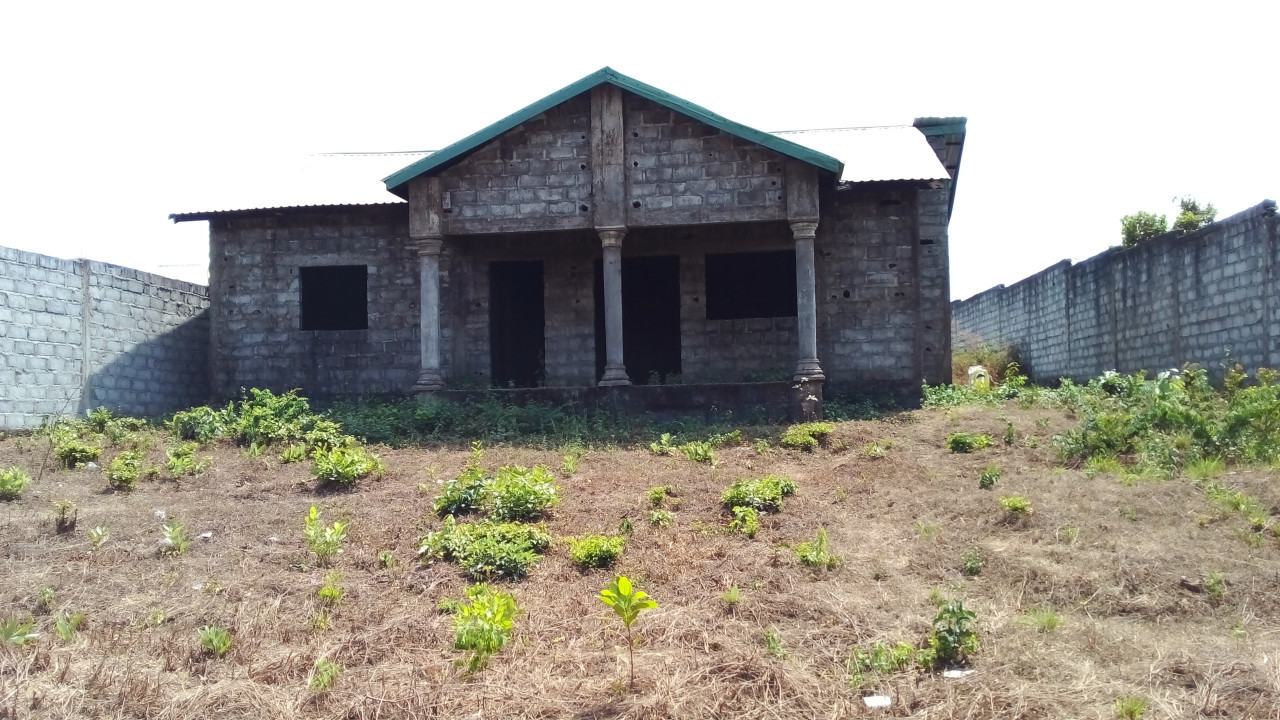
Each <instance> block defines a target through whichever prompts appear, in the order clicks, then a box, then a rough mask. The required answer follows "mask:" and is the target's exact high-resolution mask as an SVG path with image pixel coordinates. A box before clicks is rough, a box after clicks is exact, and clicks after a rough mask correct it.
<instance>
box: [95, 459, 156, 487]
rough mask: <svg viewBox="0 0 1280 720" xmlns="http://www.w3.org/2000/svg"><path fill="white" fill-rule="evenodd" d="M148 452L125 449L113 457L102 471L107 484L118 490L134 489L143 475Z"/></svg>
mask: <svg viewBox="0 0 1280 720" xmlns="http://www.w3.org/2000/svg"><path fill="white" fill-rule="evenodd" d="M145 460H146V453H144V452H143V451H141V450H125V451H123V452H121V453H120V454H118V455H116V456H115V457H114V458H112V459H111V462H110V463H108V464H107V467H106V468H105V469H104V470H103V471H102V474H103V476H104V477H106V478H107V484H108V485H110V486H111V487H113V488H115V489H116V490H132V489H134V488H135V487H137V486H138V478H140V477H142V465H143V462H144V461H145Z"/></svg>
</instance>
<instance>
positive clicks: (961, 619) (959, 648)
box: [924, 598, 979, 667]
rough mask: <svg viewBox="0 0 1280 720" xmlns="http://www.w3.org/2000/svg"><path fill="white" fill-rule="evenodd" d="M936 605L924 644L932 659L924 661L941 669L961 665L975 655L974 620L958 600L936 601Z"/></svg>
mask: <svg viewBox="0 0 1280 720" xmlns="http://www.w3.org/2000/svg"><path fill="white" fill-rule="evenodd" d="M936 604H937V607H938V614H937V615H936V616H935V617H934V618H933V631H932V632H931V633H930V635H929V641H928V642H929V650H930V651H931V653H932V657H927V658H924V660H929V661H931V662H932V664H934V665H935V666H943V667H945V666H947V665H957V664H961V663H963V662H964V661H965V660H967V659H968V657H969V656H970V655H973V654H975V653H977V652H978V647H979V642H978V616H977V614H976V613H974V612H973V611H971V610H966V609H965V608H964V603H963V602H961V601H960V600H946V599H942V598H939V599H938V600H937V601H936Z"/></svg>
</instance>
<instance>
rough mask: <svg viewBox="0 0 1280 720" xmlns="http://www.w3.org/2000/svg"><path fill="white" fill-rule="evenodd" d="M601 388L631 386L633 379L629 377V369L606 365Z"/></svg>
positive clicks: (601, 379)
mask: <svg viewBox="0 0 1280 720" xmlns="http://www.w3.org/2000/svg"><path fill="white" fill-rule="evenodd" d="M599 384H600V387H616V386H619V385H630V384H631V378H629V377H627V369H626V368H625V367H624V366H622V365H605V366H604V376H603V377H601V378H600V383H599Z"/></svg>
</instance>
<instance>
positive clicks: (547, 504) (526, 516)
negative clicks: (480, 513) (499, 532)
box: [485, 465, 560, 522]
mask: <svg viewBox="0 0 1280 720" xmlns="http://www.w3.org/2000/svg"><path fill="white" fill-rule="evenodd" d="M559 490H560V488H559V487H557V486H556V484H555V477H553V476H552V475H551V472H550V471H549V470H548V469H547V468H545V467H543V466H541V465H539V466H537V467H533V468H523V467H520V466H518V465H515V466H511V467H502V468H498V474H497V476H496V477H494V479H493V481H492V482H491V483H490V484H489V486H488V489H487V492H486V493H485V504H486V506H487V507H489V508H490V517H492V518H493V519H494V520H497V521H499V522H523V521H527V520H533V519H535V518H538V517H541V516H542V515H545V514H546V512H547V511H548V510H549V509H550V508H551V506H553V505H555V504H556V503H558V502H560V498H559Z"/></svg>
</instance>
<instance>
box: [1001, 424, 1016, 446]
mask: <svg viewBox="0 0 1280 720" xmlns="http://www.w3.org/2000/svg"><path fill="white" fill-rule="evenodd" d="M1017 439H1018V432H1017V431H1016V430H1014V428H1013V423H1012V422H1009V421H1007V420H1006V421H1005V424H1004V444H1005V445H1012V444H1013V442H1014V441H1015V440H1017Z"/></svg>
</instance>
